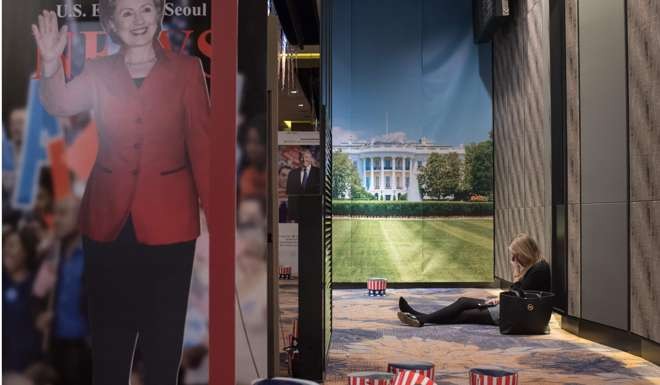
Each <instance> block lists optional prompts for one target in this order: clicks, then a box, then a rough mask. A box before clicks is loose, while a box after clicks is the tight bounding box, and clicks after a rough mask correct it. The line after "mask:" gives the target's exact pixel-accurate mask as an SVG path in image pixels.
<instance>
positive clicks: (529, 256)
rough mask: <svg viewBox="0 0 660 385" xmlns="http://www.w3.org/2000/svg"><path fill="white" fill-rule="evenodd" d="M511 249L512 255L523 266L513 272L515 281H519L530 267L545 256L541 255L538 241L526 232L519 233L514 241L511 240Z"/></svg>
mask: <svg viewBox="0 0 660 385" xmlns="http://www.w3.org/2000/svg"><path fill="white" fill-rule="evenodd" d="M509 251H510V252H511V254H512V256H515V257H516V259H517V260H518V262H519V263H520V265H521V266H522V270H521V271H519V272H517V273H516V272H514V273H513V281H514V282H517V281H519V280H520V279H521V278H522V277H524V276H525V273H526V272H527V270H529V268H530V267H532V266H534V264H535V263H536V262H538V261H540V260H542V259H543V256H541V250H540V249H539V246H538V244H537V243H536V241H535V240H534V239H533V238H532V237H530V236H529V235H527V234H525V233H521V234H518V235H516V237H515V238H513V241H511V244H510V245H509Z"/></svg>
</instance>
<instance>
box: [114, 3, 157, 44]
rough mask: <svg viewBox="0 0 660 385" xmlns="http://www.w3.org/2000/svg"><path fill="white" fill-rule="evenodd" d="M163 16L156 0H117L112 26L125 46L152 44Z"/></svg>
mask: <svg viewBox="0 0 660 385" xmlns="http://www.w3.org/2000/svg"><path fill="white" fill-rule="evenodd" d="M161 17H162V15H161V12H160V11H159V10H158V8H157V7H156V5H155V4H154V0H117V6H116V8H115V11H114V14H113V15H112V18H111V20H110V28H112V30H113V32H114V33H115V34H116V35H117V36H118V37H119V38H120V39H121V42H122V44H123V45H124V46H127V47H141V46H144V45H148V44H152V42H153V39H154V37H155V35H156V32H158V29H159V26H160V22H161Z"/></svg>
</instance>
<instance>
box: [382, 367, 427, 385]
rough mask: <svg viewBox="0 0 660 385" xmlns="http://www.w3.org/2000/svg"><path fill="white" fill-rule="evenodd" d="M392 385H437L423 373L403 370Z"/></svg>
mask: <svg viewBox="0 0 660 385" xmlns="http://www.w3.org/2000/svg"><path fill="white" fill-rule="evenodd" d="M392 385H437V384H436V383H435V382H434V381H433V380H432V379H430V378H428V377H426V376H425V375H423V374H421V373H416V372H413V371H410V370H402V371H400V372H399V374H397V375H396V378H395V379H394V384H392Z"/></svg>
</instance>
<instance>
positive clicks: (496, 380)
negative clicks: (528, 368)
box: [470, 368, 518, 385]
mask: <svg viewBox="0 0 660 385" xmlns="http://www.w3.org/2000/svg"><path fill="white" fill-rule="evenodd" d="M470 385H518V372H515V371H511V370H502V369H481V368H474V369H470Z"/></svg>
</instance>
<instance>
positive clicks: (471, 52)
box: [332, 0, 492, 146]
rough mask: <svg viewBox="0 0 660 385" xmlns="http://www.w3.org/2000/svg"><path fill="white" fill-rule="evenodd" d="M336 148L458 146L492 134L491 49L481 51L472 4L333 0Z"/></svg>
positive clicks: (447, 0)
mask: <svg viewBox="0 0 660 385" xmlns="http://www.w3.org/2000/svg"><path fill="white" fill-rule="evenodd" d="M334 4H335V9H334V21H333V35H332V55H333V56H332V60H333V65H332V94H333V104H332V108H333V112H332V114H333V115H332V123H333V137H334V138H333V141H334V142H335V143H341V142H344V141H346V140H348V139H349V138H351V139H353V140H357V139H363V140H371V139H383V138H384V137H385V136H386V135H387V139H393V140H418V139H420V138H421V137H426V138H428V139H430V140H431V141H433V142H435V143H436V144H443V145H453V146H458V145H461V144H467V143H470V142H478V141H482V140H485V139H487V138H488V133H489V131H490V130H491V129H492V105H491V95H490V92H491V77H492V76H491V68H492V64H491V46H490V44H480V45H476V44H475V43H474V42H473V37H472V36H473V35H472V1H468V0H460V1H457V0H405V1H401V0H335V2H334Z"/></svg>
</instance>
